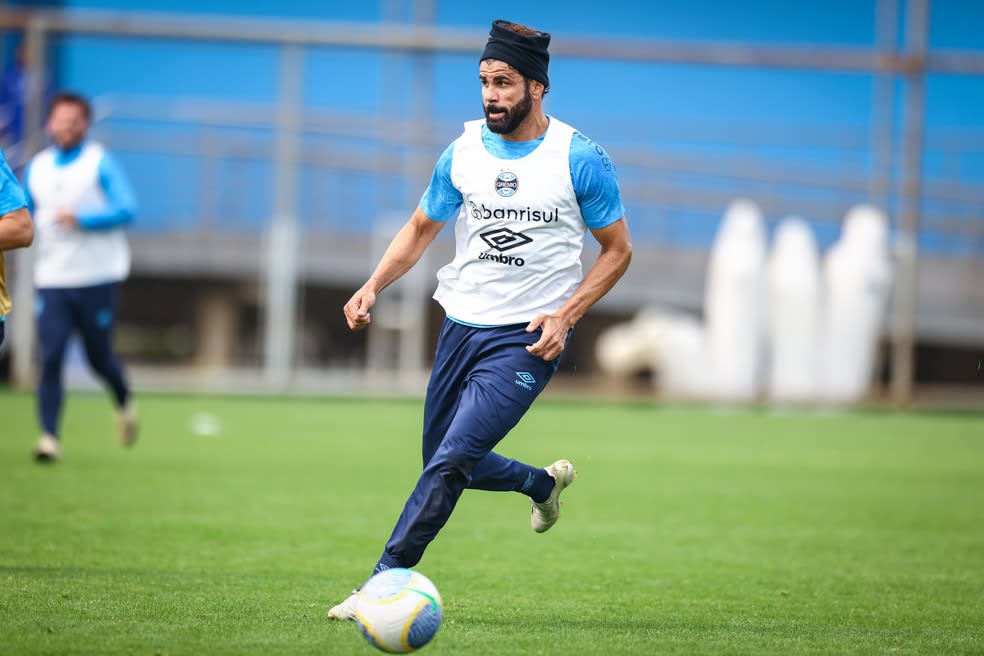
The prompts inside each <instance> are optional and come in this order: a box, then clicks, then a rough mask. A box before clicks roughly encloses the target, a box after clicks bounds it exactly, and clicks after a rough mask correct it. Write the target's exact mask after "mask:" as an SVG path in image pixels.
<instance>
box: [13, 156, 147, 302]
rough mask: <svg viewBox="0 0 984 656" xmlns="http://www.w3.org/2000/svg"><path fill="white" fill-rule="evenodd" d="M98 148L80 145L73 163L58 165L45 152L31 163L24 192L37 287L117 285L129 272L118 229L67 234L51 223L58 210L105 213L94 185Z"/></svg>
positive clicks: (126, 247) (99, 190) (127, 254)
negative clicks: (29, 204) (30, 210)
mask: <svg viewBox="0 0 984 656" xmlns="http://www.w3.org/2000/svg"><path fill="white" fill-rule="evenodd" d="M103 153H104V150H103V147H102V146H101V145H99V144H97V143H93V142H86V143H85V144H84V145H83V146H82V152H80V153H79V155H78V157H76V158H75V160H74V161H72V162H70V163H68V164H65V165H62V166H58V165H56V163H55V157H56V150H55V149H54V148H47V149H45V150H43V151H41V152H40V153H38V154H37V155H36V156H35V157H34V160H33V161H32V162H31V170H30V176H29V178H28V191H29V192H30V194H31V197H32V198H33V200H34V225H35V229H36V230H37V242H36V246H37V249H36V250H37V259H36V263H35V267H34V284H35V285H36V286H37V287H85V286H89V285H98V284H102V283H106V282H118V281H120V280H123V279H125V278H126V277H127V275H129V273H130V247H129V244H127V241H126V236H125V235H124V234H123V229H122V228H110V229H107V230H82V229H79V228H75V229H71V230H67V229H65V228H62V227H61V226H60V225H59V224H58V222H57V221H56V218H55V217H56V214H57V212H58V211H59V210H61V209H67V210H71V211H73V212H76V213H79V212H86V211H90V212H91V211H99V210H103V209H105V208H106V205H107V202H106V196H105V194H104V193H103V190H102V187H101V186H100V184H99V163H100V161H101V160H102V158H103Z"/></svg>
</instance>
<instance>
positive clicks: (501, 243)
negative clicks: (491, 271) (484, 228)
mask: <svg viewBox="0 0 984 656" xmlns="http://www.w3.org/2000/svg"><path fill="white" fill-rule="evenodd" d="M479 236H480V237H481V238H482V239H483V240H484V241H485V243H486V244H488V245H489V246H491V247H492V248H494V249H495V250H497V251H499V252H500V253H504V252H505V251H508V250H512V249H514V248H517V247H519V246H522V245H524V244H528V243H530V242H531V241H533V239H532V238H530V237H527V236H526V235H524V234H523V233H521V232H514V231H513V230H510V229H509V228H499V229H498V230H489V231H488V232H483V233H482V234H481V235H479Z"/></svg>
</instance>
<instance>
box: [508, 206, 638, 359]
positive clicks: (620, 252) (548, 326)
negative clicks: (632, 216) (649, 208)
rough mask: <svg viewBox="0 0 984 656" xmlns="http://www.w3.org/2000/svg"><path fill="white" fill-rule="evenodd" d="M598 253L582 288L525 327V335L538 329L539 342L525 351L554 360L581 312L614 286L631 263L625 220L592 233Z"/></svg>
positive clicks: (629, 241) (622, 219) (582, 283)
mask: <svg viewBox="0 0 984 656" xmlns="http://www.w3.org/2000/svg"><path fill="white" fill-rule="evenodd" d="M591 234H592V235H594V237H595V239H597V240H598V243H599V244H601V252H600V253H598V258H597V259H596V260H595V261H594V264H592V265H591V268H590V269H589V270H588V273H587V274H586V275H585V276H584V280H582V281H581V285H580V286H579V287H578V288H577V290H576V291H575V292H574V294H573V295H572V296H571V297H570V298H569V299H567V302H566V303H564V305H563V306H561V308H560V309H559V310H557V311H556V312H554V313H552V314H540V315H537V317H536V318H535V319H533V321H531V322H530V324H529V325H528V326H527V327H526V330H527V332H532V331H534V330H536V329H537V328H540V329H541V330H542V331H543V332H542V334H541V335H540V339H538V340H537V342H536V343H535V344H533V345H531V346H527V347H526V350H527V351H529V352H530V353H532V354H533V355H537V356H540V357H541V358H543V359H544V360H553V359H554V358H556V357H557V356H559V355H560V354H561V352H562V351H563V350H564V344H565V343H566V342H567V333H568V332H569V331H570V329H571V328H573V327H574V324H576V323H577V322H578V321H580V320H581V317H583V316H584V313H585V312H587V311H588V309H589V308H590V307H591V306H592V305H594V304H595V303H597V302H598V300H599V299H601V297H602V296H604V295H605V294H607V293H608V291H609V290H610V289H611V288H612V287H614V286H615V283H616V282H618V280H619V278H621V277H622V274H624V273H625V271H626V269H628V268H629V262H630V261H631V260H632V241H631V239H630V238H629V226H628V224H627V223H626V221H625V217H622V218H620V219H619V220H618V221H616V222H615V223H611V224H609V225H607V226H605V227H604V228H598V229H597V230H592V231H591Z"/></svg>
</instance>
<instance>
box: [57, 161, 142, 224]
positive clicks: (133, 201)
mask: <svg viewBox="0 0 984 656" xmlns="http://www.w3.org/2000/svg"><path fill="white" fill-rule="evenodd" d="M99 185H100V186H101V187H102V190H103V193H104V194H105V196H106V207H104V208H102V209H100V210H96V211H91V210H89V211H87V210H82V211H79V212H77V213H75V212H73V211H72V210H63V211H61V212H59V221H61V222H62V223H63V224H65V223H67V224H69V225H71V224H72V223H73V219H74V224H76V225H78V226H79V227H80V228H82V229H83V230H109V229H110V228H118V227H122V226H125V225H128V224H129V223H130V222H131V221H133V217H134V216H135V215H136V213H137V196H136V194H134V193H133V186H132V185H131V184H130V180H129V179H128V178H127V177H126V174H125V173H124V172H123V168H122V167H121V166H120V164H119V162H117V161H116V158H115V157H113V156H112V155H110V154H109V153H105V154H104V155H103V158H102V160H101V161H100V162H99Z"/></svg>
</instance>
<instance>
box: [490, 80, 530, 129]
mask: <svg viewBox="0 0 984 656" xmlns="http://www.w3.org/2000/svg"><path fill="white" fill-rule="evenodd" d="M484 109H485V124H486V125H487V126H489V129H490V130H492V131H493V132H495V133H496V134H510V133H512V132H515V131H516V128H518V127H519V124H520V123H522V122H523V121H524V120H525V119H526V117H527V116H529V115H530V111H531V110H532V109H533V98H532V97H531V96H530V85H529V82H527V83H526V93H524V94H523V99H522V100H520V101H519V102H518V103H516V106H515V107H513V108H512V109H506V108H505V107H500V106H499V105H486V106H485V108H484ZM492 112H503V114H504V115H503V117H502V118H500V119H498V120H492V119H491V118H489V114H490V113H492Z"/></svg>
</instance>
